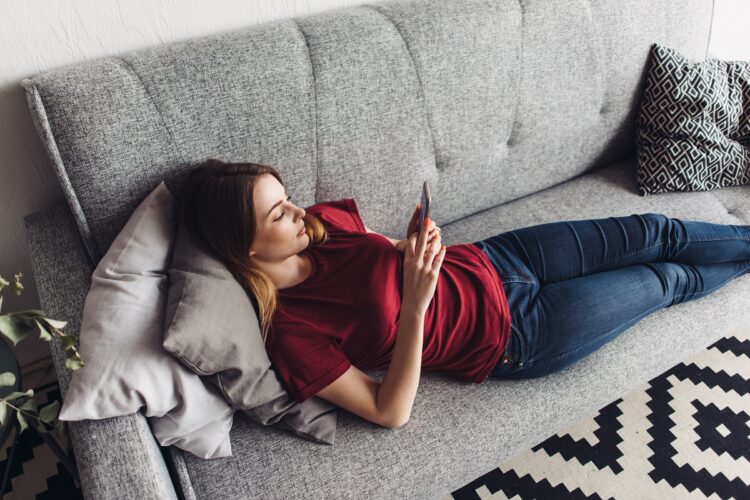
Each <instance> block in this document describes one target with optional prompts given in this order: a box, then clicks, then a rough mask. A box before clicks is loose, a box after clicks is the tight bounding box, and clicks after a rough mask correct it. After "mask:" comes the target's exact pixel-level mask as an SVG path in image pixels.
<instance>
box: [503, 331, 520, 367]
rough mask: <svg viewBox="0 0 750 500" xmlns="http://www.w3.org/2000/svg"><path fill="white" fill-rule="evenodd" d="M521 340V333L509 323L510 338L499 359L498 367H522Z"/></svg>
mask: <svg viewBox="0 0 750 500" xmlns="http://www.w3.org/2000/svg"><path fill="white" fill-rule="evenodd" d="M522 357H523V340H522V337H521V332H520V331H519V330H518V328H516V327H515V325H513V323H512V322H511V325H510V338H509V339H508V345H507V346H506V347H505V351H504V352H503V355H502V356H501V357H500V362H499V364H500V365H506V366H508V365H509V366H523V360H522Z"/></svg>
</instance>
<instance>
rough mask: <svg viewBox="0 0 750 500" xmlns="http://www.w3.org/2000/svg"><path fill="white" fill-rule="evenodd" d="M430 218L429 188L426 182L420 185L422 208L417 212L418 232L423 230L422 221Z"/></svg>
mask: <svg viewBox="0 0 750 500" xmlns="http://www.w3.org/2000/svg"><path fill="white" fill-rule="evenodd" d="M429 216H430V188H429V187H428V186H427V181H426V180H425V181H424V184H422V208H421V209H420V210H419V232H420V233H421V232H422V229H423V228H424V220H425V219H426V218H427V217H429Z"/></svg>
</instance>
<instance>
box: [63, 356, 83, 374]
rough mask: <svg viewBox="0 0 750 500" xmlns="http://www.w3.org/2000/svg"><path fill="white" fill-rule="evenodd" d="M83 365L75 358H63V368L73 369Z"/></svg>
mask: <svg viewBox="0 0 750 500" xmlns="http://www.w3.org/2000/svg"><path fill="white" fill-rule="evenodd" d="M82 367H83V363H82V362H81V361H79V360H77V359H73V358H68V359H66V360H65V368H67V369H68V370H70V371H75V370H78V369H80V368H82Z"/></svg>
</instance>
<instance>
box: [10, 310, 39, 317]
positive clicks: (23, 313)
mask: <svg viewBox="0 0 750 500" xmlns="http://www.w3.org/2000/svg"><path fill="white" fill-rule="evenodd" d="M13 314H15V315H17V316H24V317H26V318H44V311H42V310H41V309H25V310H23V311H16V312H14V313H13Z"/></svg>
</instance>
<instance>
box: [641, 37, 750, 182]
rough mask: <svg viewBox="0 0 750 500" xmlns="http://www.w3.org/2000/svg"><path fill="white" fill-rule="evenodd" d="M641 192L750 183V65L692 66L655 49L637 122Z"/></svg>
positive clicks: (673, 54) (671, 53)
mask: <svg viewBox="0 0 750 500" xmlns="http://www.w3.org/2000/svg"><path fill="white" fill-rule="evenodd" d="M637 124H638V126H637V136H636V155H637V157H638V174H637V177H636V178H637V179H638V190H639V191H640V192H641V194H642V195H644V196H646V195H649V194H659V193H666V192H669V191H708V190H711V189H716V188H719V187H726V186H737V185H743V184H750V61H722V60H719V59H710V60H706V61H701V62H695V61H690V60H688V59H687V58H685V57H684V56H682V54H680V53H679V52H678V51H676V50H673V49H671V48H670V47H664V46H662V45H659V44H657V43H655V44H654V45H653V46H652V47H651V51H650V56H649V62H648V76H647V79H646V88H645V89H644V91H643V98H642V99H641V102H640V111H639V115H638V122H637Z"/></svg>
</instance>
